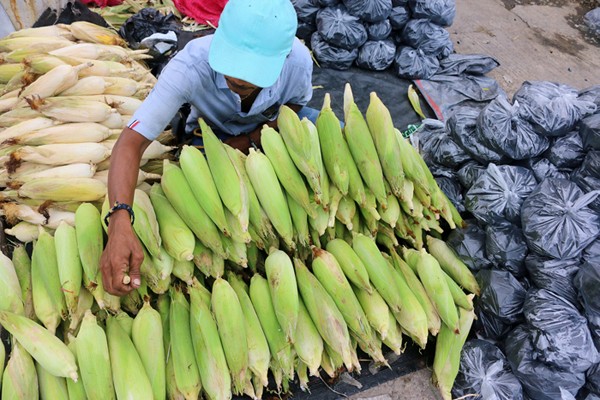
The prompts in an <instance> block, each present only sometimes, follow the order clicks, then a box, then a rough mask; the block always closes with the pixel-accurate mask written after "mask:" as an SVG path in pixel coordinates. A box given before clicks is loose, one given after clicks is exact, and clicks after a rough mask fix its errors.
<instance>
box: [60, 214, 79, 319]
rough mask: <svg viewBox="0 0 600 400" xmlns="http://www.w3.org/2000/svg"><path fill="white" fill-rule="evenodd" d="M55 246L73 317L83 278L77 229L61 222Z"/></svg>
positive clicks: (69, 309) (64, 291)
mask: <svg viewBox="0 0 600 400" xmlns="http://www.w3.org/2000/svg"><path fill="white" fill-rule="evenodd" d="M54 245H55V248H56V262H57V263H58V265H59V266H60V268H58V276H59V278H60V284H61V287H62V291H63V293H64V296H65V302H66V304H67V310H68V312H69V315H70V316H71V315H73V314H75V312H76V311H77V304H78V302H79V290H80V289H81V281H82V277H83V268H82V266H81V261H80V260H79V249H78V247H77V236H76V233H75V228H73V227H72V226H70V225H68V224H67V223H66V222H64V221H63V222H61V223H60V224H59V225H58V228H56V232H55V233H54Z"/></svg>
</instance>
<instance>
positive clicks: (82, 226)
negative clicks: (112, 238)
mask: <svg viewBox="0 0 600 400" xmlns="http://www.w3.org/2000/svg"><path fill="white" fill-rule="evenodd" d="M75 233H76V235H77V247H78V249H79V257H80V260H81V265H82V267H83V272H84V275H85V277H86V278H87V280H88V282H90V283H93V284H95V283H96V282H97V277H98V274H99V270H100V257H101V256H102V250H103V249H104V238H103V236H102V226H101V222H100V212H99V211H98V209H97V208H96V207H94V206H93V205H92V204H91V203H82V204H81V205H80V206H79V207H78V208H77V211H76V212H75ZM86 287H87V289H88V290H90V291H92V290H93V288H92V287H88V286H87V285H86Z"/></svg>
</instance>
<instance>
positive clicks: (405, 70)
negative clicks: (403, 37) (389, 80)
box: [394, 46, 440, 79]
mask: <svg viewBox="0 0 600 400" xmlns="http://www.w3.org/2000/svg"><path fill="white" fill-rule="evenodd" d="M439 66H440V62H439V61H438V59H437V58H436V57H435V56H430V55H426V54H425V53H423V51H421V50H417V49H413V48H412V47H409V46H401V47H398V49H397V52H396V57H395V58H394V68H395V71H396V73H397V74H398V76H399V77H401V78H407V79H427V78H430V77H431V76H433V75H434V74H435V73H436V72H437V70H438V68H439Z"/></svg>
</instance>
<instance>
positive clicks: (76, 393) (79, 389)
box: [66, 333, 88, 400]
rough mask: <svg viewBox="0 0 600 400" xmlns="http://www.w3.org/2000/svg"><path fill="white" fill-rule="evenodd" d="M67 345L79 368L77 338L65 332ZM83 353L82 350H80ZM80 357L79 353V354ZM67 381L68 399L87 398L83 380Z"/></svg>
mask: <svg viewBox="0 0 600 400" xmlns="http://www.w3.org/2000/svg"><path fill="white" fill-rule="evenodd" d="M67 340H68V343H67V347H68V348H69V350H70V351H71V353H73V357H75V363H76V364H77V368H79V359H78V356H77V339H76V338H75V337H74V336H73V335H72V334H70V333H69V334H67ZM82 354H83V352H82ZM79 357H81V354H80V355H79ZM66 383H67V392H68V393H69V400H87V398H88V396H87V395H86V393H85V387H84V386H83V382H82V381H81V380H78V381H77V382H75V381H73V380H72V379H66Z"/></svg>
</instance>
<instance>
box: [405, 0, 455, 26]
mask: <svg viewBox="0 0 600 400" xmlns="http://www.w3.org/2000/svg"><path fill="white" fill-rule="evenodd" d="M408 4H409V5H410V9H411V10H412V14H413V18H424V19H428V20H430V21H431V22H433V23H434V24H438V25H441V26H450V25H452V22H454V17H455V16H456V1H455V0H409V2H408Z"/></svg>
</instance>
